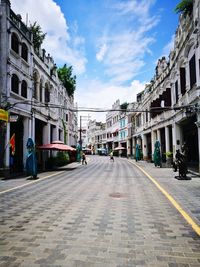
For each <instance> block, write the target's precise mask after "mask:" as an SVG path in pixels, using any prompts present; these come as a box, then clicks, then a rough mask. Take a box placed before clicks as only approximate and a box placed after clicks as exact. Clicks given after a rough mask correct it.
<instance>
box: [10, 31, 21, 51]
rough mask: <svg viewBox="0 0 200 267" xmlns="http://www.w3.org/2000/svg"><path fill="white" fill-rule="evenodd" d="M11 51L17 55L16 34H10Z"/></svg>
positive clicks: (17, 43) (17, 41)
mask: <svg viewBox="0 0 200 267" xmlns="http://www.w3.org/2000/svg"><path fill="white" fill-rule="evenodd" d="M11 49H12V50H14V51H15V52H16V53H17V54H19V39H18V36H17V34H16V33H14V32H13V33H12V36H11Z"/></svg>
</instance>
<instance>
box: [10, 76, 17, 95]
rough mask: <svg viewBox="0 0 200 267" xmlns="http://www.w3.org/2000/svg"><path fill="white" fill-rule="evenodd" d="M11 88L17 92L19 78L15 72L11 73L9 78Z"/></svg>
mask: <svg viewBox="0 0 200 267" xmlns="http://www.w3.org/2000/svg"><path fill="white" fill-rule="evenodd" d="M11 90H12V91H13V92H14V93H16V94H19V78H18V77H17V75H16V74H13V75H12V78H11Z"/></svg>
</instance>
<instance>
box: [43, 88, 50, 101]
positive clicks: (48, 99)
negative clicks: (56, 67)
mask: <svg viewBox="0 0 200 267" xmlns="http://www.w3.org/2000/svg"><path fill="white" fill-rule="evenodd" d="M44 101H45V102H46V103H48V102H50V93H49V88H48V85H47V84H46V85H45V100H44Z"/></svg>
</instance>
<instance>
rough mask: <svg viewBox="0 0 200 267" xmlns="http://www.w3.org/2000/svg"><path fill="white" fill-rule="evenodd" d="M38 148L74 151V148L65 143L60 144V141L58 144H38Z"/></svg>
mask: <svg viewBox="0 0 200 267" xmlns="http://www.w3.org/2000/svg"><path fill="white" fill-rule="evenodd" d="M37 148H38V149H41V150H60V151H76V149H75V148H73V147H71V146H68V145H65V144H62V143H59V144H57V143H56V144H54V143H52V144H46V145H42V146H38V147H37Z"/></svg>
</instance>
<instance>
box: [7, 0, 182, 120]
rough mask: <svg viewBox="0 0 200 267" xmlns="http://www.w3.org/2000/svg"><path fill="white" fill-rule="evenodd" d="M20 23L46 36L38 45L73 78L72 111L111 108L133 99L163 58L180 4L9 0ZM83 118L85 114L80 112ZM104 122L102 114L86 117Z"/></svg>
mask: <svg viewBox="0 0 200 267" xmlns="http://www.w3.org/2000/svg"><path fill="white" fill-rule="evenodd" d="M10 1H11V8H12V10H13V11H14V12H15V13H16V14H20V15H21V16H22V20H23V21H24V22H25V23H28V25H29V24H30V23H32V24H33V22H35V21H37V22H38V24H39V25H40V26H41V28H42V31H43V32H44V33H47V35H46V38H45V40H44V43H43V45H42V47H43V48H44V49H45V50H46V52H47V53H49V54H50V55H51V56H52V57H53V59H54V61H55V63H56V64H57V66H58V67H62V66H63V65H64V64H65V63H66V64H67V65H68V66H72V67H73V74H74V75H76V91H75V95H74V98H75V102H76V103H77V104H78V107H84V108H102V109H103V108H105V109H111V108H112V105H113V103H114V102H116V100H117V99H119V100H120V103H121V104H122V103H124V102H128V103H131V102H134V101H136V95H137V93H139V92H141V91H142V90H143V89H144V86H145V84H146V83H148V82H149V81H150V80H151V78H152V77H153V76H154V74H155V67H156V63H157V61H158V59H159V58H160V57H162V56H166V58H168V56H169V53H170V50H171V49H173V40H174V34H175V31H176V28H177V26H178V17H179V15H177V14H176V13H175V12H174V9H175V7H176V5H177V4H178V3H179V2H180V0H164V1H163V0H71V1H69V0H43V1H41V0H23V1H21V0H10ZM80 114H81V115H82V116H87V115H88V114H89V113H88V112H86V113H80ZM89 115H90V116H91V117H90V118H91V119H96V120H97V121H105V117H106V113H90V114H89Z"/></svg>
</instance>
